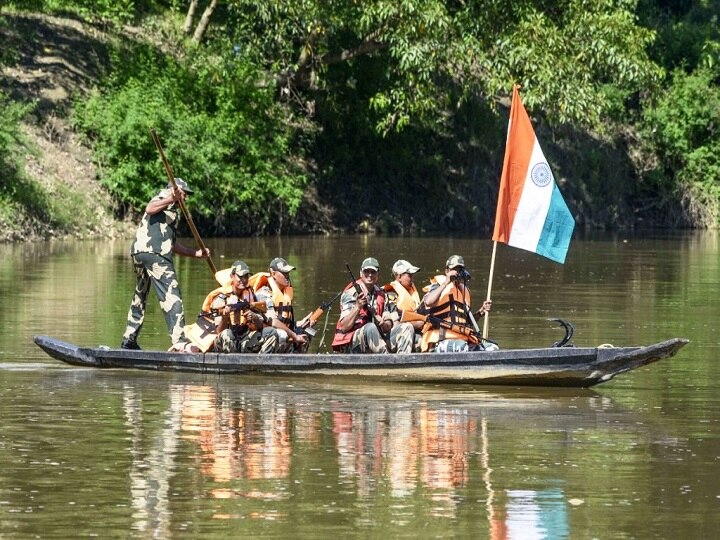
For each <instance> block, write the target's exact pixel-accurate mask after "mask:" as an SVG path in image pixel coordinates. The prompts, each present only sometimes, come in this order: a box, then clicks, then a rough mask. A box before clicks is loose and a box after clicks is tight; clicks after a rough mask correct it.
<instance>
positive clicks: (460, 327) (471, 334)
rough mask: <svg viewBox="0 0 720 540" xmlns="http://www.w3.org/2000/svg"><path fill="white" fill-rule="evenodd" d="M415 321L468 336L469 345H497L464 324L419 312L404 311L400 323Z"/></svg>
mask: <svg viewBox="0 0 720 540" xmlns="http://www.w3.org/2000/svg"><path fill="white" fill-rule="evenodd" d="M415 321H422V322H426V323H430V324H432V325H433V326H439V327H440V328H445V329H447V330H452V331H453V332H456V333H458V334H462V335H464V336H467V338H468V343H470V344H472V345H477V344H478V343H482V342H483V341H488V342H490V343H495V342H494V341H492V340H490V339H487V338H483V337H482V336H481V335H480V333H479V332H477V331H475V330H474V329H473V328H471V327H469V326H466V325H464V324H459V323H454V322H450V321H446V320H445V319H441V318H440V317H434V316H432V315H422V314H420V313H418V312H417V311H408V310H407V309H406V310H405V311H403V313H402V317H400V322H415Z"/></svg>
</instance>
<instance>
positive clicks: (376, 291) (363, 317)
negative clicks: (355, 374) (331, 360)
mask: <svg viewBox="0 0 720 540" xmlns="http://www.w3.org/2000/svg"><path fill="white" fill-rule="evenodd" d="M356 283H357V284H359V285H360V284H361V283H362V280H360V279H358V280H357V281H356ZM354 287H355V285H354V284H353V283H350V284H349V285H348V286H347V287H345V290H343V293H344V292H345V291H348V290H350V289H351V288H354ZM368 303H369V304H370V305H372V306H374V307H375V313H377V314H378V315H382V313H383V309H385V291H383V290H382V289H381V288H380V287H378V286H377V285H375V286H374V287H373V290H372V291H370V294H369V295H368ZM370 322H372V316H371V315H370V311H369V310H368V309H367V306H365V307H363V308H362V309H360V311H359V312H358V315H357V317H356V319H355V322H354V323H353V326H352V328H350V330H348V331H343V330H342V329H341V325H340V321H338V322H337V324H336V325H335V337H334V338H333V342H332V347H333V350H335V351H341V350H343V349H344V348H345V345H347V344H348V343H350V342H351V341H352V338H353V335H354V334H355V332H356V331H357V330H358V329H360V328H362V327H363V326H365V325H366V324H368V323H370Z"/></svg>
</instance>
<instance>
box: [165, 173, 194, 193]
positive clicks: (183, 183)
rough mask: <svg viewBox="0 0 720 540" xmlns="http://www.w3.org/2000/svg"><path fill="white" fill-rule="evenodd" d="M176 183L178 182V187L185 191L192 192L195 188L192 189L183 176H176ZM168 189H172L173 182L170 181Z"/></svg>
mask: <svg viewBox="0 0 720 540" xmlns="http://www.w3.org/2000/svg"><path fill="white" fill-rule="evenodd" d="M175 183H176V184H177V187H179V188H180V189H182V190H183V191H184V192H185V193H192V192H193V190H192V189H190V186H188V183H187V182H186V181H185V180H183V179H182V178H178V177H177V176H176V177H175ZM168 189H172V183H170V182H168Z"/></svg>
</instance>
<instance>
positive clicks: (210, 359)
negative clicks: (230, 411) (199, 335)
mask: <svg viewBox="0 0 720 540" xmlns="http://www.w3.org/2000/svg"><path fill="white" fill-rule="evenodd" d="M35 343H36V344H37V345H38V346H39V347H40V348H42V349H43V350H44V351H45V352H46V353H47V354H48V355H50V356H51V357H53V358H55V359H57V360H61V361H63V362H65V363H68V364H72V365H76V366H86V367H97V368H126V369H144V370H155V371H188V372H200V373H216V374H232V373H234V374H243V375H253V374H262V375H284V376H287V375H292V376H313V377H356V378H365V379H381V380H384V381H401V382H436V383H448V382H453V383H467V384H488V385H515V386H565V387H568V386H569V387H589V386H594V385H596V384H599V383H602V382H606V381H608V380H610V379H612V378H613V377H615V376H616V375H618V374H620V373H624V372H626V371H630V370H633V369H636V368H638V367H641V366H645V365H648V364H651V363H653V362H657V361H658V360H661V359H663V358H668V357H671V356H674V355H675V354H676V353H677V351H678V350H680V349H681V348H682V347H683V346H684V345H686V344H687V343H688V340H686V339H681V338H674V339H669V340H667V341H663V342H661V343H656V344H654V345H649V346H646V347H597V348H591V347H564V348H543V349H511V350H499V351H476V352H464V353H446V354H419V353H418V354H407V355H396V354H385V355H381V354H268V355H252V354H218V353H205V354H203V353H198V354H187V353H174V352H164V351H144V350H143V351H129V350H124V349H110V348H107V347H98V348H87V347H79V346H77V345H73V344H71V343H67V342H64V341H61V340H58V339H55V338H52V337H49V336H36V337H35Z"/></svg>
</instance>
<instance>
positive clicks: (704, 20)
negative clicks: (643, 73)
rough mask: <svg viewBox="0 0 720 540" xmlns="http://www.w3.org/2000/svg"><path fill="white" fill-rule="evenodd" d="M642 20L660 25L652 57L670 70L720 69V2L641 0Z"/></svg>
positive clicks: (650, 25) (654, 26)
mask: <svg viewBox="0 0 720 540" xmlns="http://www.w3.org/2000/svg"><path fill="white" fill-rule="evenodd" d="M638 16H639V20H640V24H642V25H643V26H647V27H651V28H654V29H656V34H657V39H656V40H655V42H654V43H653V44H652V46H651V47H649V52H650V54H651V56H652V58H653V59H654V60H655V61H656V62H658V63H659V64H660V65H662V66H664V67H665V68H666V69H667V70H668V71H673V70H675V69H683V70H685V71H686V72H688V73H690V72H692V71H694V70H695V69H696V68H699V67H702V68H705V69H711V70H715V73H720V66H718V62H719V61H720V3H719V2H717V1H711V0H702V1H695V2H661V1H658V0H640V2H639V5H638Z"/></svg>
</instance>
